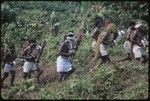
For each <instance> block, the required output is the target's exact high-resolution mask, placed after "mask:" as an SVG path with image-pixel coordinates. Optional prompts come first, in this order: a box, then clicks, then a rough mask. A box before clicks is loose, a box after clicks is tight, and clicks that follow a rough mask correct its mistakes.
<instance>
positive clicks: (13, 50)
mask: <svg viewBox="0 0 150 101" xmlns="http://www.w3.org/2000/svg"><path fill="white" fill-rule="evenodd" d="M9 50H10V52H11V53H14V52H15V45H10V46H9Z"/></svg>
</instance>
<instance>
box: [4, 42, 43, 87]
mask: <svg viewBox="0 0 150 101" xmlns="http://www.w3.org/2000/svg"><path fill="white" fill-rule="evenodd" d="M7 50H8V51H7V52H5V55H4V56H3V57H2V61H3V62H4V63H5V65H4V74H3V77H2V79H1V86H3V83H4V80H5V79H6V78H7V77H8V75H9V73H10V74H11V82H10V86H13V83H14V80H15V74H16V73H15V65H16V64H18V63H19V61H24V65H23V78H24V80H26V78H27V77H28V78H30V77H31V74H32V73H34V74H35V75H36V79H37V83H39V77H40V75H41V74H42V72H43V71H42V70H41V69H40V68H39V67H38V62H39V57H40V55H41V51H42V46H40V45H39V44H37V43H36V40H29V41H28V44H27V46H26V47H25V48H24V49H23V50H22V53H21V56H17V54H16V52H15V46H14V45H10V46H9V48H8V49H7Z"/></svg>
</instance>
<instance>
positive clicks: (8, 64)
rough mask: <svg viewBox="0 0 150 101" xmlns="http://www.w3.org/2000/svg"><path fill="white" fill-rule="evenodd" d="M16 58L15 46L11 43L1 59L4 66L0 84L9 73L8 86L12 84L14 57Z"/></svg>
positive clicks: (13, 78)
mask: <svg viewBox="0 0 150 101" xmlns="http://www.w3.org/2000/svg"><path fill="white" fill-rule="evenodd" d="M16 58H17V55H16V54H15V46H14V45H11V46H10V47H9V52H8V53H6V55H5V56H4V59H2V61H3V62H4V63H5V66H4V76H3V77H2V79H1V86H2V85H3V82H4V80H5V79H6V78H7V77H8V75H9V73H10V74H11V82H10V86H13V83H14V80H15V67H14V65H15V59H16Z"/></svg>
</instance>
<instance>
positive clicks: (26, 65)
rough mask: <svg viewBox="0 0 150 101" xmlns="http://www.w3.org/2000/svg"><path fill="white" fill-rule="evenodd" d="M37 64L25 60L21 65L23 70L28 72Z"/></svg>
mask: <svg viewBox="0 0 150 101" xmlns="http://www.w3.org/2000/svg"><path fill="white" fill-rule="evenodd" d="M36 68H37V65H36V64H35V63H34V62H30V61H25V63H24V65H23V72H25V73H28V72H29V71H31V70H35V69H36Z"/></svg>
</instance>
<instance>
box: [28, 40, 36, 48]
mask: <svg viewBox="0 0 150 101" xmlns="http://www.w3.org/2000/svg"><path fill="white" fill-rule="evenodd" d="M28 43H29V45H30V48H35V47H36V40H34V39H30V40H28Z"/></svg>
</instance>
